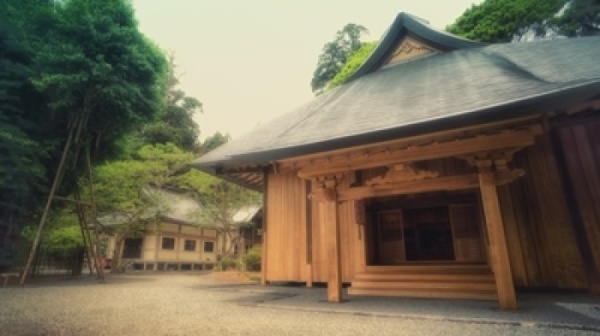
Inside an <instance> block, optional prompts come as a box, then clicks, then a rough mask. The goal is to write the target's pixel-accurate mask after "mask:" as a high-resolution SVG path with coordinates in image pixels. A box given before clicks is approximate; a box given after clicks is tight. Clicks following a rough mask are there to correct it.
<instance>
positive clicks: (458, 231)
mask: <svg viewBox="0 0 600 336" xmlns="http://www.w3.org/2000/svg"><path fill="white" fill-rule="evenodd" d="M479 218H480V216H479V209H478V206H477V205H476V204H454V205H451V206H450V223H451V225H452V236H453V238H454V255H455V257H456V261H462V262H483V261H485V254H484V253H483V251H484V250H483V244H482V238H481V237H482V235H481V225H480V221H479Z"/></svg>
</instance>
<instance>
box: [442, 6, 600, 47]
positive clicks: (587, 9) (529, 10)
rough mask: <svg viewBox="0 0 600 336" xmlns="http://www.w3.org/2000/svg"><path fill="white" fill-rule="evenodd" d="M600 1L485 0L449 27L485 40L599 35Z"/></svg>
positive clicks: (462, 33)
mask: <svg viewBox="0 0 600 336" xmlns="http://www.w3.org/2000/svg"><path fill="white" fill-rule="evenodd" d="M599 27H600V1H598V0H486V1H484V2H483V3H481V4H479V5H473V6H471V8H469V9H467V10H466V11H465V12H464V13H463V14H462V15H461V16H460V17H459V18H458V19H456V21H455V22H454V23H453V24H451V25H450V26H448V27H447V28H446V29H447V30H448V31H449V32H451V33H453V34H457V35H461V36H464V37H466V38H468V39H472V40H477V41H483V42H492V43H497V42H509V41H511V40H519V39H520V38H521V37H522V36H524V35H525V34H527V33H531V32H534V33H535V34H536V35H538V36H545V35H564V36H569V37H571V36H582V35H594V34H598V33H599V32H600V31H599Z"/></svg>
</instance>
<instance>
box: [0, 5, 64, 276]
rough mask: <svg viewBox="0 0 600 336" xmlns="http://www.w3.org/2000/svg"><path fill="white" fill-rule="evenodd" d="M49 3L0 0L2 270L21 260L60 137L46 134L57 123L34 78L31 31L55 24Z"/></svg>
mask: <svg viewBox="0 0 600 336" xmlns="http://www.w3.org/2000/svg"><path fill="white" fill-rule="evenodd" d="M47 7H48V6H47V4H46V5H45V4H43V3H37V2H34V1H32V0H23V1H22V2H16V1H11V0H0V8H2V11H0V271H2V270H4V269H8V268H10V267H12V266H13V265H14V264H15V263H16V262H17V259H16V257H17V255H16V250H17V249H16V247H17V243H18V240H19V239H18V237H19V235H20V232H21V229H22V227H23V225H24V224H25V220H26V217H27V215H28V214H29V213H31V210H32V209H33V208H34V207H36V206H37V205H38V204H39V202H40V201H41V195H42V193H43V192H45V191H46V189H45V188H44V185H45V184H46V182H47V173H48V170H47V169H46V166H47V165H48V163H49V159H51V158H52V147H53V146H52V141H53V140H54V139H55V138H56V137H55V136H48V134H46V133H48V132H47V130H48V129H51V126H50V125H51V124H52V123H51V120H50V118H49V114H48V113H47V112H48V110H47V108H46V105H45V100H44V98H43V97H42V96H41V95H39V94H38V93H37V92H36V90H35V89H34V88H33V86H32V85H31V83H30V81H29V78H30V76H31V75H32V74H33V73H34V71H35V68H36V66H35V63H34V62H33V50H32V48H31V46H30V45H31V44H33V41H32V39H31V40H30V38H29V35H32V34H31V31H33V30H34V28H35V27H39V26H41V25H42V23H44V25H45V27H46V28H48V27H51V26H52V25H53V22H54V16H53V15H52V13H51V12H50V11H48V8H47ZM26 14H27V15H28V16H26ZM26 18H27V19H26ZM27 22H29V24H26V23H27ZM36 38H37V39H38V40H39V39H41V38H42V37H40V36H37V37H36ZM50 133H51V132H50Z"/></svg>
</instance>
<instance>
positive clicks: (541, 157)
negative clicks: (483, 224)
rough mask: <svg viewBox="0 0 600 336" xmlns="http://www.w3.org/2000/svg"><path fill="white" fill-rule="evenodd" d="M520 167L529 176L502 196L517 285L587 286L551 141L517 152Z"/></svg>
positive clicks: (544, 138) (539, 141)
mask: <svg viewBox="0 0 600 336" xmlns="http://www.w3.org/2000/svg"><path fill="white" fill-rule="evenodd" d="M515 166H517V167H520V168H523V169H525V172H526V174H525V176H524V177H522V178H520V179H517V180H516V181H514V182H513V183H511V184H509V185H508V186H502V187H501V188H500V192H499V196H500V203H501V206H502V213H503V217H504V219H505V221H506V236H507V242H508V246H509V251H510V254H511V268H512V271H513V276H514V279H515V285H516V286H521V287H554V288H586V287H587V281H586V276H585V272H584V268H583V264H582V260H581V255H580V253H579V250H578V248H577V244H576V240H575V234H574V231H573V224H572V222H571V219H570V216H569V212H568V211H569V210H568V208H567V205H566V199H565V192H564V189H563V187H562V184H561V179H560V174H559V171H558V166H557V163H556V159H555V155H554V150H553V148H552V144H551V141H550V137H549V136H548V135H543V136H540V137H538V139H537V141H536V143H535V144H534V145H533V146H531V147H528V148H527V149H525V150H524V151H522V152H520V153H517V154H516V155H515Z"/></svg>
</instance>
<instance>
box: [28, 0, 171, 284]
mask: <svg viewBox="0 0 600 336" xmlns="http://www.w3.org/2000/svg"><path fill="white" fill-rule="evenodd" d="M52 5H53V7H52V9H53V13H55V14H53V15H54V16H55V17H56V24H55V25H53V26H51V29H48V31H47V32H45V34H46V35H45V36H44V38H45V39H44V40H43V41H42V40H41V39H35V40H34V39H32V41H35V43H32V45H35V47H36V53H35V57H34V62H35V65H36V68H37V69H38V70H37V71H36V72H35V73H34V74H33V75H32V76H31V82H32V83H33V84H34V85H35V87H36V89H37V90H39V91H40V92H42V93H43V94H44V95H45V97H46V99H47V103H48V106H49V107H50V109H51V111H52V119H53V120H54V124H55V125H56V128H55V129H56V130H61V131H60V132H56V133H55V134H60V136H59V137H58V138H59V139H60V141H59V144H60V146H62V153H60V154H58V155H56V154H55V156H54V157H56V158H59V157H60V159H59V160H58V164H57V165H56V167H57V168H56V169H54V170H53V171H52V173H53V174H54V180H53V182H52V186H51V187H50V191H49V196H48V199H47V202H46V205H45V207H44V210H43V211H42V215H41V217H40V221H39V222H40V224H39V225H38V233H37V234H36V238H35V239H34V243H33V247H32V250H31V253H30V255H29V258H28V261H27V263H26V266H25V272H24V274H23V276H22V278H21V283H24V281H25V277H26V275H27V270H28V268H29V266H30V265H31V262H32V260H33V256H34V254H35V250H36V248H37V242H38V239H39V236H40V234H41V232H42V230H43V226H44V223H45V220H46V217H47V213H48V211H49V208H50V205H51V201H52V198H53V195H54V194H56V192H57V191H58V190H62V191H61V192H62V193H64V194H67V193H68V192H69V191H72V190H73V189H74V188H75V187H76V181H77V179H78V177H79V176H80V175H81V172H82V169H81V168H82V167H83V166H84V165H83V164H82V162H81V160H78V158H79V154H80V150H81V149H82V148H86V153H87V154H86V158H87V160H86V161H87V162H88V163H89V162H90V159H89V157H90V154H89V153H90V152H92V151H93V156H94V157H95V158H107V157H110V156H111V155H114V154H115V150H116V146H115V144H117V143H118V140H119V139H120V138H122V137H123V135H124V134H126V133H127V132H129V131H131V130H133V129H136V128H139V127H140V124H141V123H143V122H145V121H148V120H152V118H153V117H154V115H155V114H156V113H157V111H158V110H159V108H160V106H161V104H162V101H163V93H164V89H163V87H164V76H165V73H166V60H165V57H164V54H163V53H162V51H161V50H160V49H159V48H157V47H156V46H155V45H154V44H153V43H151V42H149V41H148V40H147V39H146V38H145V37H144V36H143V35H142V34H141V33H140V32H139V30H138V27H137V22H136V20H135V18H134V15H133V8H132V6H131V2H130V1H127V0H69V1H66V2H53V3H52ZM39 26H40V25H37V26H36V27H39ZM32 32H35V30H33V29H32ZM32 34H33V33H32ZM88 166H89V164H88ZM65 167H69V169H70V170H69V171H68V172H66V171H65V170H66V168H65ZM61 187H62V188H61Z"/></svg>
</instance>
